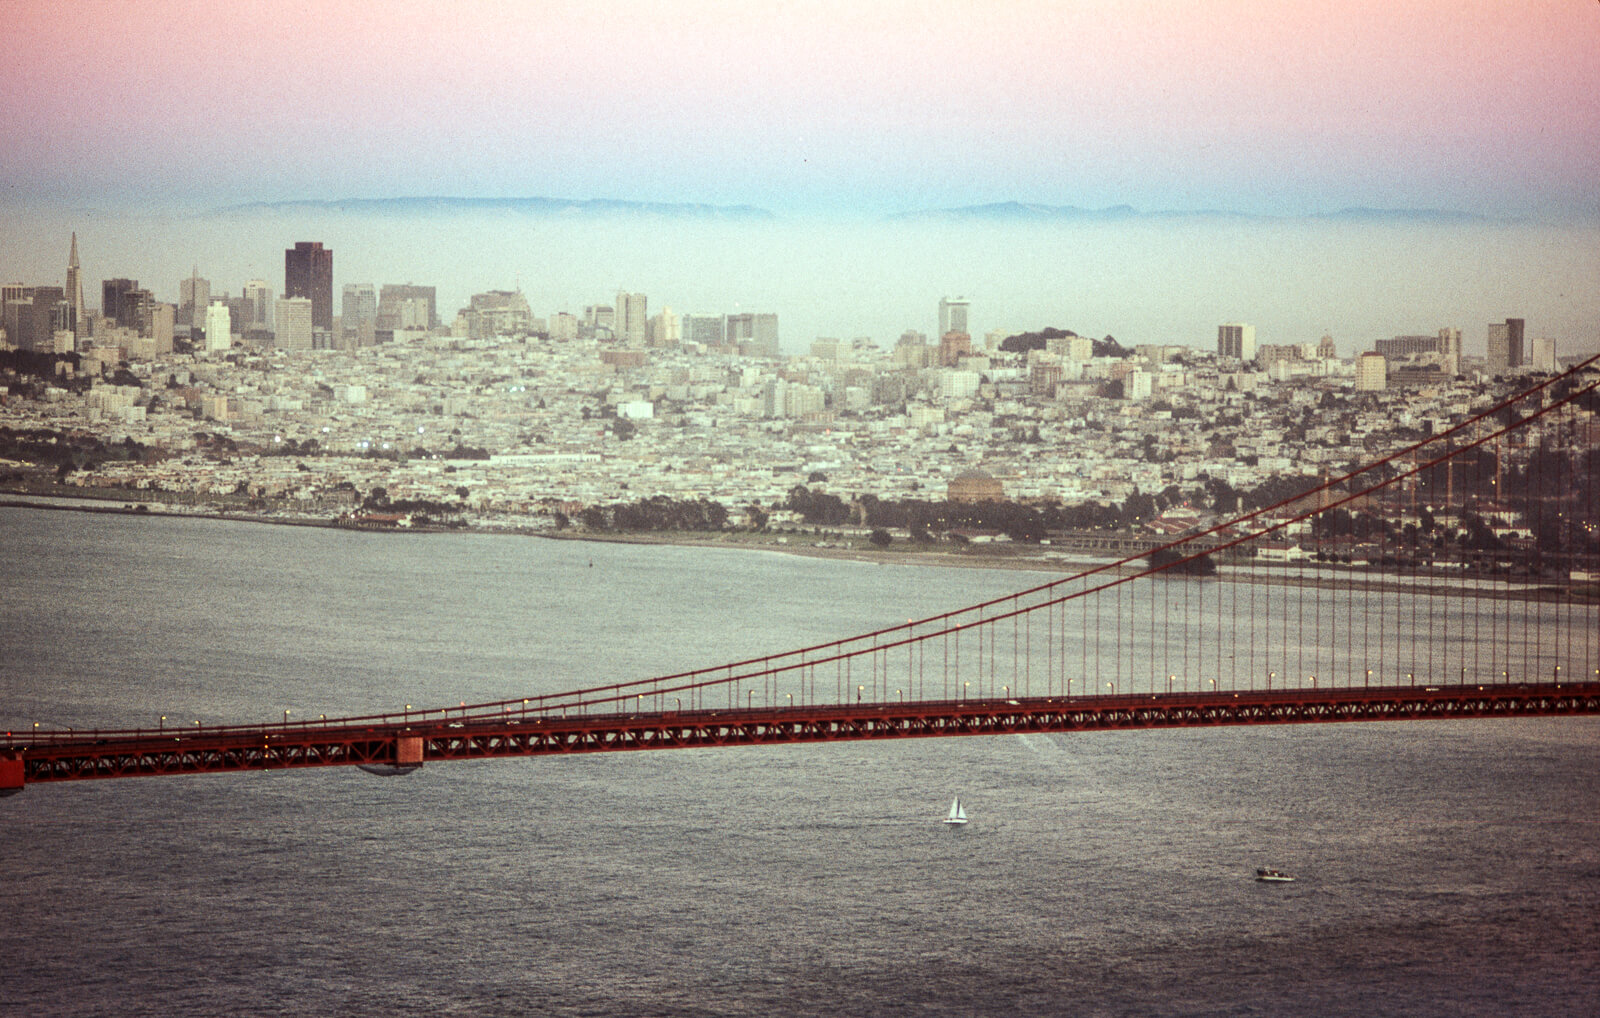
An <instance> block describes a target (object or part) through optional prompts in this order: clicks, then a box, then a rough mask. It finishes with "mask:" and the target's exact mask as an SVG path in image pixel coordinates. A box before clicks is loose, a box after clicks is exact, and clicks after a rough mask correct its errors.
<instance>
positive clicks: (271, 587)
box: [0, 509, 1600, 1016]
mask: <svg viewBox="0 0 1600 1018" xmlns="http://www.w3.org/2000/svg"><path fill="white" fill-rule="evenodd" d="M0 549H3V552H4V554H3V556H0V724H3V725H5V726H7V727H13V726H19V725H25V724H26V725H31V724H32V722H33V721H41V722H44V723H49V724H58V725H74V726H78V727H85V726H92V725H97V724H98V725H111V724H117V725H121V724H154V723H155V722H156V718H157V717H159V716H160V715H162V714H165V715H167V716H168V718H169V721H168V723H174V722H181V723H191V724H192V722H193V720H195V719H200V720H203V721H269V720H273V719H274V718H278V717H281V714H282V711H283V710H285V709H288V710H291V711H293V712H295V715H296V716H300V715H303V714H304V713H311V714H315V713H320V712H326V713H329V714H334V713H349V712H358V711H368V710H378V709H387V708H391V707H395V706H398V705H401V704H403V703H406V702H413V703H417V702H420V703H428V704H439V703H452V702H456V701H457V700H468V701H469V702H470V701H472V700H478V699H488V698H492V697H502V696H505V697H509V696H514V695H516V696H520V695H523V694H524V693H527V692H532V691H539V690H545V689H558V688H563V687H565V686H568V685H572V684H576V683H580V682H589V681H592V680H595V679H598V678H601V677H615V678H635V677H640V676H642V675H645V674H653V673H657V672H662V671H666V670H669V669H676V668H679V667H686V666H692V665H699V664H706V663H712V662H714V661H716V660H720V659H728V658H732V657H735V656H744V655H747V654H752V653H756V652H758V651H761V650H771V649H778V648H786V647H790V646H794V645H797V644H800V643H803V642H810V641H813V640H817V639H822V638H827V637H833V636H837V635H841V634H845V633H849V632H854V631H857V630H862V629H866V628H868V627H871V626H876V625H879V624H885V623H890V622H894V621H899V620H903V619H904V618H906V617H908V616H911V615H922V614H927V613H931V612H934V611H939V610H944V609H946V608H950V607H954V606H957V605H960V604H964V603H967V602H969V601H971V600H974V599H976V598H979V597H982V596H985V595H988V594H998V593H1001V592H1003V591H1006V590H1010V589H1014V588H1016V587H1018V586H1022V585H1025V584H1027V583H1029V582H1031V578H1030V577H1029V575H1028V574H1022V573H1008V572H1004V571H995V572H990V571H969V570H953V569H936V568H916V567H878V566H868V565H859V564H853V563H840V562H825V561H815V560H808V559H798V558H792V557H787V556H781V555H766V554H760V553H750V552H726V553H724V552H717V551H705V550H685V549H674V548H650V547H634V546H612V545H578V544H567V543H553V542H546V541H538V540H533V539H520V538H509V537H482V536H463V535H439V536H425V535H406V536H396V535H372V534H354V533H343V532H334V531H324V530H313V529H299V528H286V527H259V526H250V525H242V524H223V523H214V522H209V521H194V520H190V521H183V520H157V519H135V518H125V517H101V516H88V515H84V514H78V513H54V512H42V511H27V510H9V509H0ZM591 561H592V562H593V566H590V565H589V563H590V562H591ZM1597 750H1600V724H1597V723H1596V722H1595V721H1593V720H1588V719H1580V720H1549V721H1495V722H1427V723H1420V722H1419V723H1406V724H1403V725H1402V724H1396V725H1382V724H1375V725H1361V726H1348V727H1345V726H1306V727H1298V728H1256V729H1234V730H1216V731H1198V732H1170V733H1162V732H1130V733H1106V734H1091V735H1081V736H1016V737H1005V738H971V739H939V740H915V741H907V742H894V743H882V744H839V745H832V746H798V747H781V748H758V749H749V748H745V749H729V750H687V751H680V752H660V753H640V754H614V755H613V754H608V755H594V756H586V757H573V758H565V759H537V760H526V761H496V762H482V763H455V764H447V765H446V764H432V765H429V766H428V767H425V768H424V769H423V770H422V771H420V772H418V773H416V774H414V775H411V776H409V777H406V778H394V779H379V778H373V777H370V776H368V775H365V774H363V773H361V772H359V771H354V770H347V769H343V768H340V769H329V770H325V771H321V770H315V771H304V772H295V773H281V772H266V773H248V774H234V775H218V776H194V777H177V778H150V779H140V780H126V781H106V782H83V783H62V784H47V785H35V786H32V787H30V788H28V789H27V790H26V791H25V792H24V793H23V794H21V795H19V796H14V797H11V798H9V799H5V800H0V915H3V916H4V917H5V922H4V923H0V958H3V959H4V963H3V964H0V1013H7V1014H9V1013H15V1014H19V1015H21V1014H26V1015H55V1014H64V1015H75V1014H82V1015H100V1014H130V1015H146V1014H148V1015H172V1014H194V1015H210V1014H222V1013H228V1014H297V1015H298V1014H346V1015H367V1014H373V1015H377V1014H443V1015H452V1014H461V1015H497V1014H530V1013H550V1014H566V1015H652V1014H688V1015H765V1014H770V1013H774V1012H786V1013H796V1014H845V1015H851V1014H859V1015H880V1014H972V1013H984V1014H1012V1013H1022V1014H1067V1015H1302V1014H1303V1015H1383V1014H1406V1015H1441V1016H1443V1015H1486V1016H1487V1015H1592V1014H1594V1013H1595V1002H1596V1001H1597V1000H1600V919H1597V916H1600V838H1597V834H1600V828H1597V825H1596V817H1597V816H1600V781H1597V778H1596V774H1597V768H1600V752H1597ZM955 792H960V793H961V794H962V795H963V797H964V799H965V800H966V802H967V803H968V811H969V814H970V816H971V818H972V822H971V823H970V824H969V825H968V826H967V827H966V828H964V829H949V828H946V827H945V826H944V825H943V824H940V823H939V822H938V820H939V818H940V817H941V816H942V815H943V812H944V810H945V807H946V806H947V804H948V802H949V798H950V796H951V795H952V794H954V793H955ZM1258 865H1273V866H1279V867H1281V868H1283V869H1286V870H1289V871H1292V872H1294V873H1296V874H1298V875H1299V877H1300V879H1299V880H1298V881H1297V882H1296V883H1294V884H1288V885H1279V886H1270V885H1261V884H1257V883H1255V882H1254V881H1253V880H1251V879H1250V874H1251V872H1252V870H1253V869H1254V867H1256V866H1258Z"/></svg>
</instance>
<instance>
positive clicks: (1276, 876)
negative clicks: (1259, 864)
mask: <svg viewBox="0 0 1600 1018" xmlns="http://www.w3.org/2000/svg"><path fill="white" fill-rule="evenodd" d="M1256 879H1257V880H1259V881H1261V882H1262V883H1263V884H1292V883H1294V877H1291V876H1290V875H1289V874H1287V873H1285V872H1283V871H1282V870H1274V869H1266V868H1262V869H1258V870H1256Z"/></svg>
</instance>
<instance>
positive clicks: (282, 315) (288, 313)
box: [273, 296, 332, 350]
mask: <svg viewBox="0 0 1600 1018" xmlns="http://www.w3.org/2000/svg"><path fill="white" fill-rule="evenodd" d="M329 299H330V300H331V299H332V297H331V296H330V297H329ZM314 313H315V312H314V311H313V303H312V301H311V300H309V299H308V298H305V297H279V298H278V306H277V311H276V314H275V317H276V318H277V322H278V329H277V334H276V337H275V339H274V342H273V345H274V346H276V347H277V348H278V349H280V350H310V349H311V347H312V335H311V330H312V329H314V328H315V327H316V326H315V324H314V323H313V322H312V316H313V315H314Z"/></svg>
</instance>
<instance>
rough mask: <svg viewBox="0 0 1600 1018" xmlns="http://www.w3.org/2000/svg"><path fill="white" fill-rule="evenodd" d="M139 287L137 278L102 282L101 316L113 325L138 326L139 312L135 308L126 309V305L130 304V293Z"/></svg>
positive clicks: (128, 327)
mask: <svg viewBox="0 0 1600 1018" xmlns="http://www.w3.org/2000/svg"><path fill="white" fill-rule="evenodd" d="M138 289H139V281H138V280H137V279H107V280H103V281H101V283H100V317H102V318H104V319H105V320H106V321H107V322H108V323H110V324H112V325H120V326H122V327H123V328H125V329H133V328H137V327H138V324H137V314H136V312H135V311H134V310H132V309H129V310H124V305H127V304H129V299H128V295H129V294H132V293H136V292H137V291H138Z"/></svg>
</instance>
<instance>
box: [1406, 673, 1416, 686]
mask: <svg viewBox="0 0 1600 1018" xmlns="http://www.w3.org/2000/svg"><path fill="white" fill-rule="evenodd" d="M1406 682H1407V683H1409V684H1410V685H1411V688H1412V689H1415V688H1417V677H1416V676H1415V675H1414V674H1412V673H1411V672H1406Z"/></svg>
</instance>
